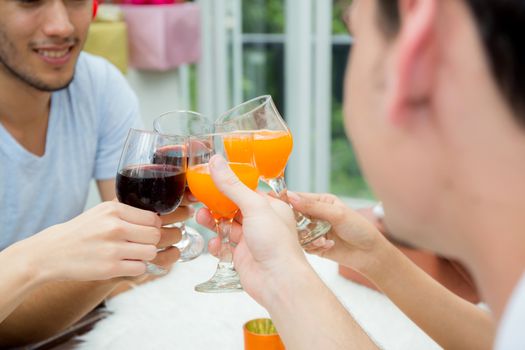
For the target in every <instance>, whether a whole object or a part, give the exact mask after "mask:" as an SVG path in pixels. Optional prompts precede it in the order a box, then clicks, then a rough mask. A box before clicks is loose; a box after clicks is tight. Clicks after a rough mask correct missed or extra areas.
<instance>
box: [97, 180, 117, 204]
mask: <svg viewBox="0 0 525 350" xmlns="http://www.w3.org/2000/svg"><path fill="white" fill-rule="evenodd" d="M97 187H98V193H99V194H100V199H101V200H102V202H109V201H111V200H113V199H115V198H116V197H117V193H116V190H115V179H109V180H97Z"/></svg>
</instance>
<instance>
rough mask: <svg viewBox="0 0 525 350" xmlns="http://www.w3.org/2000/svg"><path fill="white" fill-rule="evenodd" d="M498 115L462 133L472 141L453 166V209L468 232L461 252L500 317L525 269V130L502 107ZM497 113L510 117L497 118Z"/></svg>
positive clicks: (457, 224) (457, 223)
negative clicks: (471, 133)
mask: <svg viewBox="0 0 525 350" xmlns="http://www.w3.org/2000/svg"><path fill="white" fill-rule="evenodd" d="M481 114H482V112H480V113H478V114H477V115H478V116H480V115H481ZM493 115H494V116H495V118H490V117H488V116H481V117H480V118H479V119H480V120H485V121H488V123H487V125H483V124H484V123H482V122H478V123H477V125H478V127H479V130H478V131H477V132H476V134H477V136H474V137H473V138H472V137H468V136H467V135H466V134H464V135H463V138H464V139H467V140H464V141H463V142H465V143H467V144H469V146H467V147H465V148H463V151H459V150H458V151H457V153H456V154H458V155H459V157H460V158H457V159H456V160H458V162H456V163H455V165H456V166H455V167H454V168H455V169H456V170H457V171H458V172H457V173H456V174H455V177H456V178H457V186H456V189H457V190H458V191H461V192H460V196H459V197H457V196H456V199H458V198H460V199H459V200H457V201H456V203H457V204H458V205H459V206H456V208H455V209H456V210H455V215H454V214H453V213H452V212H449V215H451V214H452V215H453V216H451V217H453V218H454V217H455V218H454V219H453V220H454V221H455V229H457V231H456V232H458V231H459V232H462V233H463V235H461V237H462V238H459V242H460V244H459V249H460V250H458V251H456V253H457V256H460V257H462V258H463V259H464V261H465V262H466V264H467V265H468V267H469V268H470V270H471V271H472V272H473V274H474V277H475V279H476V281H477V284H478V286H479V288H480V289H481V293H482V295H483V298H484V300H485V301H486V302H487V303H488V304H489V306H490V307H491V309H492V311H493V313H494V316H495V317H496V318H497V319H498V320H500V318H501V316H502V314H503V313H504V311H505V307H506V305H507V302H508V299H509V298H510V296H511V294H512V291H513V289H514V288H515V286H516V284H517V283H518V281H519V280H520V278H521V276H522V274H523V273H524V272H525V248H524V247H525V215H524V214H525V213H524V210H525V182H524V181H523V174H525V162H524V161H523V159H522V157H523V154H525V131H524V130H523V129H522V128H520V127H518V126H517V125H516V124H515V122H514V120H513V119H512V118H511V117H510V116H509V117H508V118H507V116H506V115H505V114H504V113H503V111H498V113H494V114H493ZM491 119H493V120H494V123H491ZM498 119H499V120H500V121H501V120H502V119H503V120H505V121H506V122H498V123H497V124H496V121H497V120H498ZM487 140H490V142H487ZM469 148H470V149H469ZM458 149H459V148H458ZM449 203H450V202H449ZM457 213H461V215H458V214H457Z"/></svg>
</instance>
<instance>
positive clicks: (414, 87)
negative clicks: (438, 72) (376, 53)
mask: <svg viewBox="0 0 525 350" xmlns="http://www.w3.org/2000/svg"><path fill="white" fill-rule="evenodd" d="M438 1H440V0H399V12H400V16H401V21H400V29H399V33H398V36H397V40H396V41H397V43H396V49H395V50H396V51H395V54H394V56H393V58H392V59H393V61H392V64H393V67H392V68H393V69H391V70H390V71H391V72H392V76H390V77H389V79H388V80H389V82H388V84H387V88H388V90H389V92H388V95H387V104H386V106H387V110H386V112H387V117H388V119H389V120H390V121H391V122H393V123H396V124H397V123H402V122H404V121H405V120H406V119H407V118H409V117H410V116H411V112H414V111H415V110H416V109H417V110H419V109H420V108H422V107H424V104H425V103H428V101H429V97H430V93H431V89H432V85H433V82H434V72H435V65H434V61H435V50H434V49H435V47H436V32H435V24H436V16H437V3H438ZM415 108H416V109H415ZM412 115H413V113H412Z"/></svg>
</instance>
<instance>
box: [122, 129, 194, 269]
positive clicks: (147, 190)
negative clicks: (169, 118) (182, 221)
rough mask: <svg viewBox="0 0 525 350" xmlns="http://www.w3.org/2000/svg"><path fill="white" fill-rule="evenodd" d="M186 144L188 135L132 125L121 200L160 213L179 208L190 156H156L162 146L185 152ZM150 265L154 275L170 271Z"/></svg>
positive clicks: (125, 152)
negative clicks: (178, 159)
mask: <svg viewBox="0 0 525 350" xmlns="http://www.w3.org/2000/svg"><path fill="white" fill-rule="evenodd" d="M186 144H187V138H186V137H181V136H167V135H161V134H159V133H156V132H153V131H145V130H137V129H130V131H129V133H128V137H127V139H126V143H125V145H124V149H123V150H122V155H121V157H120V162H119V167H118V172H117V180H116V191H117V198H118V200H119V201H120V202H121V203H124V204H127V205H131V206H133V207H135V208H140V209H144V210H149V211H152V212H154V213H157V214H159V215H162V214H168V213H171V212H172V211H174V210H175V209H177V207H178V206H179V204H180V203H181V201H182V198H183V196H184V190H185V188H186V168H187V161H186V157H184V158H182V161H181V162H179V163H178V164H173V163H172V162H170V161H169V160H168V159H167V158H166V159H164V161H161V160H160V159H157V160H155V161H154V158H155V155H156V154H157V151H158V150H159V149H162V148H163V147H168V146H170V147H171V146H174V145H178V146H179V147H180V149H181V152H183V154H184V155H185V154H186ZM146 267H147V272H149V273H152V274H154V275H161V274H164V273H166V270H165V269H164V268H162V267H160V266H158V265H155V264H152V263H149V262H146Z"/></svg>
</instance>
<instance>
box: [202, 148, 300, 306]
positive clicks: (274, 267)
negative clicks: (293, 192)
mask: <svg viewBox="0 0 525 350" xmlns="http://www.w3.org/2000/svg"><path fill="white" fill-rule="evenodd" d="M210 171H211V175H212V178H213V181H214V182H215V185H216V186H217V188H218V189H219V190H220V191H221V192H223V193H224V194H225V195H226V196H227V197H229V198H230V199H231V200H232V201H233V202H235V203H236V204H237V205H238V206H239V209H240V211H241V213H242V216H239V217H238V222H237V223H236V224H235V225H234V228H233V233H232V235H233V236H236V237H233V238H234V239H235V238H237V239H238V242H239V243H238V245H237V247H236V248H235V250H234V257H233V259H234V264H235V269H236V270H237V272H238V273H239V275H240V278H241V283H242V286H243V288H244V289H245V291H246V292H247V293H248V294H250V295H251V296H252V297H253V298H254V299H255V300H256V301H258V302H259V303H261V304H262V305H266V304H267V303H268V302H269V299H270V298H272V295H275V294H276V293H279V291H278V290H273V289H272V286H277V283H274V282H273V281H275V280H276V279H287V278H289V276H291V275H293V273H294V269H295V268H296V267H298V266H304V265H307V262H306V259H305V257H304V254H303V252H302V249H301V247H300V245H299V242H298V240H297V231H296V229H295V219H294V216H293V212H292V210H291V209H290V207H289V206H288V205H287V204H285V203H283V202H282V201H279V200H277V199H274V198H271V197H269V196H267V195H263V194H260V193H256V192H253V191H252V190H250V189H249V188H247V187H246V186H245V185H244V184H243V183H242V182H241V181H240V180H239V179H238V178H237V177H236V176H235V174H234V173H233V172H232V171H231V169H230V168H229V167H228V166H227V164H226V162H225V161H224V158H222V157H220V156H214V157H212V159H211V160H210ZM197 222H199V223H200V224H202V225H204V226H206V227H208V228H213V227H214V222H213V219H212V217H211V215H210V213H209V211H208V210H207V209H201V210H200V211H199V213H198V214H197ZM239 222H242V228H241V226H240V224H239Z"/></svg>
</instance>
